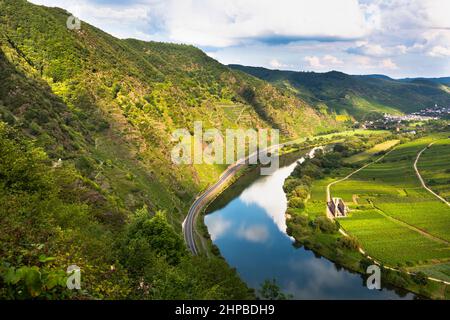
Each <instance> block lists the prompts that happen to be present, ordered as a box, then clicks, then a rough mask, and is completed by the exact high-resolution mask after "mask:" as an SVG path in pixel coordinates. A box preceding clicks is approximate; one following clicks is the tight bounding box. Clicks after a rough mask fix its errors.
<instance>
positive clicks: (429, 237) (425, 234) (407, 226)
mask: <svg viewBox="0 0 450 320" xmlns="http://www.w3.org/2000/svg"><path fill="white" fill-rule="evenodd" d="M370 204H371V205H372V206H373V207H374V208H375V209H376V210H377V212H379V213H380V214H381V215H382V216H383V217H385V218H386V219H388V220H390V221H392V222H394V223H397V224H399V225H401V226H403V227H405V228H408V229H409V230H411V231H415V232H418V233H420V234H421V235H422V236H424V237H425V238H428V239H430V240H432V241H434V242H439V243H443V244H445V245H450V242H448V241H447V240H445V239H441V238H439V237H436V236H434V235H432V234H431V233H428V232H427V231H425V230H423V229H419V228H417V227H416V226H414V225H412V224H409V223H407V222H405V221H403V220H400V219H397V218H394V217H393V216H391V215H389V214H387V213H386V212H384V211H383V210H381V209H380V208H378V207H377V206H375V205H374V204H373V202H372V201H370Z"/></svg>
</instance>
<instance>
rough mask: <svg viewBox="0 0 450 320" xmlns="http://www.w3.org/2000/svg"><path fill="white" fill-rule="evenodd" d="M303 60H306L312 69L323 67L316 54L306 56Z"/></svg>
mask: <svg viewBox="0 0 450 320" xmlns="http://www.w3.org/2000/svg"><path fill="white" fill-rule="evenodd" d="M305 61H306V62H308V64H309V66H310V67H312V68H314V69H321V68H323V67H324V66H323V65H322V63H321V62H320V58H319V57H316V56H306V57H305Z"/></svg>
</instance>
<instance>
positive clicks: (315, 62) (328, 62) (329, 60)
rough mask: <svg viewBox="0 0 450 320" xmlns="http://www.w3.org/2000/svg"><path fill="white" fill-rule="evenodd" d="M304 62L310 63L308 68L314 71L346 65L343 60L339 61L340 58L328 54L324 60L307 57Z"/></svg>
mask: <svg viewBox="0 0 450 320" xmlns="http://www.w3.org/2000/svg"><path fill="white" fill-rule="evenodd" d="M304 60H305V61H306V62H308V66H309V67H311V68H313V69H323V68H326V67H332V66H335V65H340V64H343V63H344V62H343V61H342V60H339V59H338V58H336V57H335V56H333V55H330V54H327V55H325V56H323V57H322V58H320V57H317V56H306V57H305V58H304Z"/></svg>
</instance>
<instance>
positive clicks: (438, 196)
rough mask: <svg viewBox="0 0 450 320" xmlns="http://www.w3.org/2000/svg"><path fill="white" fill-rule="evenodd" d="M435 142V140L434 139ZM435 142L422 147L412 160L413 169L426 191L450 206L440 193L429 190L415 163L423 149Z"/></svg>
mask: <svg viewBox="0 0 450 320" xmlns="http://www.w3.org/2000/svg"><path fill="white" fill-rule="evenodd" d="M435 142H436V141H435ZM435 142H432V143H430V144H429V145H428V146H427V147H425V148H423V149H422V150H421V151H420V152H419V153H418V154H417V157H416V161H414V171H416V175H417V177H418V178H419V180H420V183H421V184H422V187H424V188H425V189H426V190H427V191H428V192H430V193H431V194H432V195H434V196H435V197H436V198H438V199H439V200H441V201H442V202H444V203H445V204H446V205H448V206H449V207H450V203H449V202H448V201H447V200H445V199H444V198H442V197H441V196H440V195H438V194H437V193H436V192H434V191H433V190H431V189H430V188H429V187H428V186H427V185H426V183H425V181H424V180H423V178H422V176H421V175H420V172H419V170H418V169H417V163H418V162H419V159H420V156H421V155H422V153H424V152H425V150H427V149H429V148H430V147H431V146H432V145H433V144H435Z"/></svg>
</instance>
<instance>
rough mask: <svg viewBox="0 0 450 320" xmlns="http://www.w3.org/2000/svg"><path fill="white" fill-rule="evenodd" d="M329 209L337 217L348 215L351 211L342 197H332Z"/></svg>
mask: <svg viewBox="0 0 450 320" xmlns="http://www.w3.org/2000/svg"><path fill="white" fill-rule="evenodd" d="M328 209H329V211H330V213H331V214H332V215H333V217H335V218H339V217H346V216H347V213H348V211H349V209H348V207H347V205H346V204H345V202H344V200H342V199H341V198H332V199H331V201H329V202H328Z"/></svg>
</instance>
